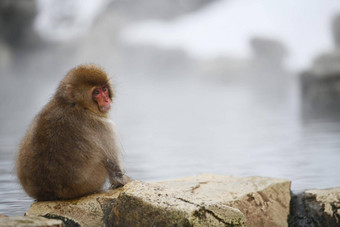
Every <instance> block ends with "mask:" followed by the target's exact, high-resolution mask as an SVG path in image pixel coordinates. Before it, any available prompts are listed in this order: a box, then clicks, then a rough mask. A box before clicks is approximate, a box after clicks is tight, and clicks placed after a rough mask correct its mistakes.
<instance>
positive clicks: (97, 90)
mask: <svg viewBox="0 0 340 227" xmlns="http://www.w3.org/2000/svg"><path fill="white" fill-rule="evenodd" d="M93 95H95V96H96V95H99V89H98V88H97V89H94V91H93Z"/></svg>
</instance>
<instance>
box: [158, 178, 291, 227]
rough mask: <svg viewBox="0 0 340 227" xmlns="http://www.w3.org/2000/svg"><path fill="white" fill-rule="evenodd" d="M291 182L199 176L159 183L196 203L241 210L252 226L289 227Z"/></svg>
mask: <svg viewBox="0 0 340 227" xmlns="http://www.w3.org/2000/svg"><path fill="white" fill-rule="evenodd" d="M290 184H291V183H290V181H288V180H285V179H276V178H266V177H235V176H218V175H199V176H197V177H187V178H183V179H179V180H173V181H166V182H159V183H156V185H161V186H164V187H166V188H169V189H172V190H173V191H174V192H176V194H177V195H178V197H179V198H181V199H183V200H186V201H189V202H193V203H195V204H200V205H202V204H206V203H207V202H209V203H212V204H214V206H215V207H216V206H218V204H223V205H226V206H231V207H233V208H236V209H238V210H240V211H241V212H242V213H243V214H244V215H245V216H246V218H247V225H248V226H288V222H287V218H288V215H289V204H290Z"/></svg>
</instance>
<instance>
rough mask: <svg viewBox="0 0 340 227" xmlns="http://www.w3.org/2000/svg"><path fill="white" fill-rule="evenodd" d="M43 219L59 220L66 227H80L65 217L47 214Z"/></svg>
mask: <svg viewBox="0 0 340 227" xmlns="http://www.w3.org/2000/svg"><path fill="white" fill-rule="evenodd" d="M43 217H45V218H48V219H57V220H61V221H63V222H64V225H65V227H80V224H79V223H77V222H75V221H73V220H71V219H69V218H66V217H63V216H59V215H55V214H46V215H44V216H43Z"/></svg>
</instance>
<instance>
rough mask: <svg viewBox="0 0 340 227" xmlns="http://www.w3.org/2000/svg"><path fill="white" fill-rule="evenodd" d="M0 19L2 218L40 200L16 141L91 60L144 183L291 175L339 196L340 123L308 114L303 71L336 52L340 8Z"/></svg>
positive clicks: (214, 5)
mask: <svg viewBox="0 0 340 227" xmlns="http://www.w3.org/2000/svg"><path fill="white" fill-rule="evenodd" d="M0 12H1V13H0V20H1V22H2V24H3V28H2V30H1V31H2V32H1V33H0V34H2V35H0V73H1V74H0V75H1V83H0V88H1V89H0V95H1V97H2V99H1V100H0V110H1V112H0V125H1V127H0V145H1V146H0V157H1V160H0V201H2V202H1V203H0V213H4V214H7V215H11V216H12V215H22V214H24V212H25V211H26V210H27V208H28V207H29V205H30V204H31V203H32V200H31V199H30V198H28V197H27V195H26V194H25V193H24V191H23V190H22V189H21V186H20V185H19V183H18V181H17V179H16V176H15V171H14V169H15V168H14V165H15V164H14V163H15V155H16V152H17V150H18V144H19V142H20V139H21V138H22V136H23V135H24V134H25V132H26V129H27V127H28V125H29V124H30V122H31V120H32V119H33V118H34V116H35V115H36V114H37V113H38V112H39V111H40V109H41V108H42V107H43V106H44V105H45V104H46V103H47V102H48V100H49V99H50V97H52V95H53V94H54V92H55V89H56V88H57V86H58V83H59V81H60V80H61V79H62V78H63V77H64V76H65V74H66V73H67V72H68V71H69V70H70V69H71V68H73V67H74V66H76V65H79V64H84V63H95V64H98V65H100V66H102V67H103V68H104V69H105V70H106V71H107V72H108V74H109V75H110V76H111V77H112V82H113V84H114V86H115V90H116V95H115V100H114V103H113V111H112V113H111V118H112V119H113V121H114V122H115V123H116V126H117V130H118V135H119V140H120V143H121V149H122V151H123V154H124V163H125V169H126V172H127V173H128V175H129V176H131V177H132V178H134V179H136V180H142V181H155V180H163V179H173V178H177V177H184V176H191V175H197V174H200V173H215V174H224V175H238V176H268V177H278V178H287V179H289V180H292V190H293V191H301V190H304V189H307V188H308V189H309V188H326V187H335V186H339V183H340V176H339V174H338V172H339V171H340V167H339V165H338V163H339V161H340V153H339V149H340V143H339V142H338V139H337V138H339V136H340V122H339V121H338V119H337V118H334V117H329V115H328V114H326V115H318V116H317V117H315V116H311V115H310V114H306V111H305V110H304V106H305V105H304V103H305V100H304V98H303V96H302V95H301V94H302V85H303V84H302V83H303V82H301V73H302V72H305V71H313V70H314V69H315V67H316V65H317V64H316V63H317V62H320V61H317V59H318V58H319V56H321V55H323V54H327V53H329V52H332V53H333V52H334V51H336V50H337V44H336V42H334V36H335V38H336V37H337V36H336V35H334V31H333V30H332V21H333V20H334V18H335V16H336V15H337V14H338V13H339V12H340V2H338V1H335V0H326V1H325V0H323V1H321V0H313V1H307V0H304V1H298V2H293V1H284V2H283V1H282V2H281V1H280V2H275V3H274V2H271V1H267V0H257V1H251V2H250V1H245V0H242V1H240V0H237V1H236V0H214V1H209V2H207V1H203V0H187V1H167V0H163V1H160V0H151V1H147V2H139V1H135V0H125V1H120V0H115V1H109V0H101V1H94V0H87V1H72V2H69V1H64V0H62V1H52V0H48V1H47V0H45V1H44V0H40V1H33V0H30V1H27V0H26V1H19V0H18V1H3V2H1V3H0ZM9 12H10V13H9ZM7 13H8V15H10V16H5V14H6V15H7ZM327 56H328V55H327ZM332 56H333V55H332ZM311 103H312V102H311ZM309 107H310V106H309ZM313 107H314V106H313ZM307 112H308V113H310V112H314V109H313V108H308V111H307ZM330 112H331V113H333V115H336V113H337V112H336V111H334V110H331V111H330Z"/></svg>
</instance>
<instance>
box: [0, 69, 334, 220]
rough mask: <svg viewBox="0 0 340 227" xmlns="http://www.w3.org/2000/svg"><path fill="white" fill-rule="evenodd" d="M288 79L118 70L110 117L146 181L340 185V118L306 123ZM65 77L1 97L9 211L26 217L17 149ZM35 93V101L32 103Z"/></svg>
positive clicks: (0, 205)
mask: <svg viewBox="0 0 340 227" xmlns="http://www.w3.org/2000/svg"><path fill="white" fill-rule="evenodd" d="M287 78H288V79H287V80H285V82H283V83H282V82H280V83H269V84H268V83H263V80H264V79H263V78H257V79H256V78H255V80H251V81H252V82H249V81H237V80H236V81H235V80H234V81H233V80H231V81H228V80H227V81H225V80H221V79H220V78H208V77H202V76H195V75H193V76H187V77H176V78H171V79H168V78H166V79H164V78H162V79H157V78H153V77H145V76H143V75H134V77H132V76H131V77H129V76H127V75H124V76H123V75H121V74H118V75H117V76H115V77H114V83H115V84H116V86H115V87H116V91H117V94H116V97H117V98H116V100H115V103H114V108H113V112H112V116H111V117H112V119H113V120H114V121H115V122H116V125H117V129H118V134H119V137H120V142H121V144H122V150H123V153H124V162H125V166H126V171H127V173H128V174H129V175H130V176H131V177H132V178H134V179H137V180H142V181H154V180H163V179H173V178H178V177H185V176H192V175H196V174H200V173H214V174H223V175H238V176H268V177H278V178H286V179H289V180H291V181H292V190H293V191H301V190H304V189H310V188H328V187H336V186H340V174H339V172H340V165H339V161H340V140H339V136H340V122H339V121H336V120H332V119H327V118H326V119H305V118H304V117H303V116H302V114H301V110H300V99H299V84H298V81H297V77H296V75H287ZM59 79H60V78H54V79H53V80H52V79H45V80H44V79H41V80H39V86H38V87H37V88H36V89H33V91H32V92H31V93H27V94H28V95H26V96H21V95H15V94H16V93H15V92H13V91H12V90H13V87H14V88H15V86H10V85H13V84H18V81H22V80H21V79H20V78H18V79H13V80H14V82H13V83H9V84H8V86H7V85H6V86H3V87H6V89H5V90H6V92H2V93H1V94H2V95H5V96H2V97H6V94H7V95H8V97H10V100H11V102H12V101H13V102H14V103H12V104H11V105H10V106H9V107H8V108H9V110H8V109H6V108H5V105H8V103H10V102H8V101H4V100H3V101H2V103H0V104H2V108H1V109H2V114H1V118H0V120H1V122H0V123H1V125H2V127H1V129H0V157H1V159H0V213H2V214H7V215H11V216H14V215H23V214H24V213H25V211H26V210H27V209H28V207H29V206H30V204H31V203H32V200H31V199H30V198H29V197H27V195H26V194H25V193H24V191H22V189H21V187H20V185H19V184H18V182H17V180H16V177H15V173H14V159H15V154H16V151H17V147H18V143H19V141H20V139H21V137H22V136H23V134H24V132H25V130H26V128H27V126H28V124H29V122H30V120H31V119H32V118H33V116H34V115H35V114H36V113H37V112H38V111H39V109H40V108H41V107H42V106H43V105H44V104H45V103H46V102H47V100H48V99H49V97H51V95H52V94H53V93H54V90H55V88H56V86H57V81H58V80H59ZM31 80H36V79H30V80H29V81H31ZM29 81H25V82H20V86H21V87H22V88H23V89H24V90H25V87H29V86H30V85H29V84H30V83H33V82H29ZM254 81H255V82H254ZM274 81H275V80H274ZM27 84H28V85H27ZM25 85H26V86H25ZM14 90H15V89H14ZM37 90H38V91H37ZM39 91H40V93H41V95H39V96H36V94H37V93H39ZM27 96H28V97H30V98H27ZM30 99H32V100H34V101H33V104H32V105H27V104H25V103H27V100H30ZM11 110H15V111H12V112H11Z"/></svg>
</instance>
